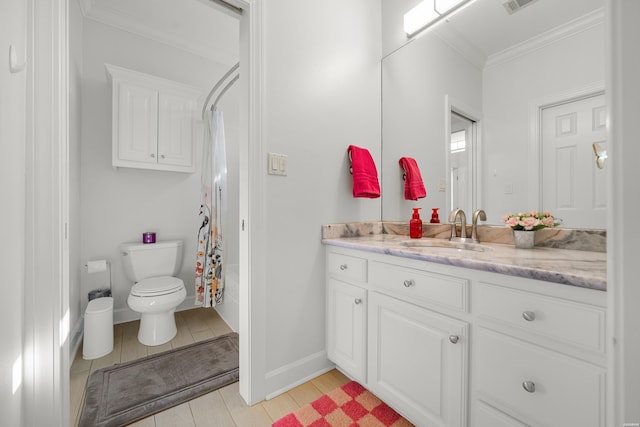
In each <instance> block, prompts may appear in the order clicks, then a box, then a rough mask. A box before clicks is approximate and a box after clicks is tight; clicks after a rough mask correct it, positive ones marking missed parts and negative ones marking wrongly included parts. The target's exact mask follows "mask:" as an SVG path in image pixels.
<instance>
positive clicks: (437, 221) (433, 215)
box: [430, 208, 440, 224]
mask: <svg viewBox="0 0 640 427" xmlns="http://www.w3.org/2000/svg"><path fill="white" fill-rule="evenodd" d="M439 209H440V208H433V209H431V221H430V222H431V223H432V224H440V217H438V210H439Z"/></svg>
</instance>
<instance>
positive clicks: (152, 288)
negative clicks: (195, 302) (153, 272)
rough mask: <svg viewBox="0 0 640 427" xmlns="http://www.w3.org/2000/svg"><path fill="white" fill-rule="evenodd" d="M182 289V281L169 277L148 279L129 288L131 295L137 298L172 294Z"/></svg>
mask: <svg viewBox="0 0 640 427" xmlns="http://www.w3.org/2000/svg"><path fill="white" fill-rule="evenodd" d="M181 289H184V282H183V281H182V279H179V278H177V277H171V276H162V277H150V278H147V279H143V280H141V281H139V282H138V283H136V284H135V285H133V286H132V287H131V295H133V296H137V297H155V296H161V295H167V294H172V293H175V292H178V291H180V290H181Z"/></svg>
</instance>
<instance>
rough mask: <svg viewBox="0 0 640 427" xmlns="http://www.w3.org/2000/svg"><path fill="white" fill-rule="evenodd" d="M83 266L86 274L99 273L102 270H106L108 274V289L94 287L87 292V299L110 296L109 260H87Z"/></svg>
mask: <svg viewBox="0 0 640 427" xmlns="http://www.w3.org/2000/svg"><path fill="white" fill-rule="evenodd" d="M84 267H85V268H86V269H87V273H88V274H95V273H101V272H103V271H107V272H108V276H109V288H108V289H96V290H93V291H91V292H89V294H88V298H89V301H91V300H92V299H94V298H100V297H110V296H111V262H109V260H106V259H100V260H95V261H88V262H87V263H86V264H85V265H84Z"/></svg>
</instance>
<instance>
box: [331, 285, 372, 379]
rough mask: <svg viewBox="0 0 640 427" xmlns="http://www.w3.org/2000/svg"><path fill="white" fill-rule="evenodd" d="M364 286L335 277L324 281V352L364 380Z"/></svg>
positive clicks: (343, 368)
mask: <svg viewBox="0 0 640 427" xmlns="http://www.w3.org/2000/svg"><path fill="white" fill-rule="evenodd" d="M365 322H366V290H364V289H362V288H360V287H358V286H353V285H349V284H348V283H344V282H340V281H338V280H334V279H329V281H328V284H327V355H328V356H329V359H330V360H331V361H333V362H334V363H335V364H336V365H338V367H340V369H342V370H344V371H345V372H346V373H348V374H349V375H351V376H353V378H354V379H356V380H358V381H360V382H362V383H366V357H365V348H366V330H365V324H366V323H365Z"/></svg>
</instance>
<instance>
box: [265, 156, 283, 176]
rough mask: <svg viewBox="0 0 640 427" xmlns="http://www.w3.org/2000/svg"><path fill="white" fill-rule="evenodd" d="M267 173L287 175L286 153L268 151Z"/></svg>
mask: <svg viewBox="0 0 640 427" xmlns="http://www.w3.org/2000/svg"><path fill="white" fill-rule="evenodd" d="M267 162H268V164H267V173H268V174H269V175H280V176H286V175H287V163H288V159H287V155H286V154H278V153H269V154H268V156H267Z"/></svg>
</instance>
